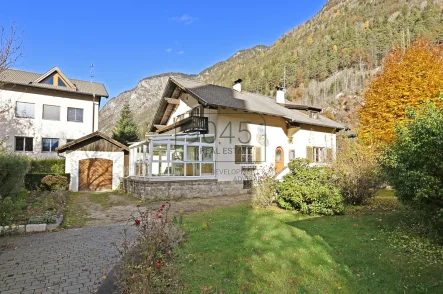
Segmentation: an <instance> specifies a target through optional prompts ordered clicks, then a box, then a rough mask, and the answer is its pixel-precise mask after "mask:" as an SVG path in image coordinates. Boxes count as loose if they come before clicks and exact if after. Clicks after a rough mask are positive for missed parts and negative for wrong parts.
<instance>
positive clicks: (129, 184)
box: [121, 177, 251, 200]
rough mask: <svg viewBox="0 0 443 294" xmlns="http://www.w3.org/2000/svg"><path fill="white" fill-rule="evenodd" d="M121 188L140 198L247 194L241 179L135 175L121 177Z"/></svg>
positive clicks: (160, 198)
mask: <svg viewBox="0 0 443 294" xmlns="http://www.w3.org/2000/svg"><path fill="white" fill-rule="evenodd" d="M121 183H122V189H123V190H124V191H125V192H126V193H129V194H131V195H132V196H134V197H137V198H139V199H142V200H167V199H170V200H173V199H180V198H208V197H217V196H236V195H242V194H249V193H250V192H251V189H243V183H242V182H241V181H236V182H219V181H217V180H183V181H165V180H161V181H159V180H149V179H143V178H137V177H128V178H124V179H121Z"/></svg>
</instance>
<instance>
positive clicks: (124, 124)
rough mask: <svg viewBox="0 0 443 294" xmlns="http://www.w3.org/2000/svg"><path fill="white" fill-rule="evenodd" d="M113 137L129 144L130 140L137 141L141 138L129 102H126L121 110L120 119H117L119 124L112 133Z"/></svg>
mask: <svg viewBox="0 0 443 294" xmlns="http://www.w3.org/2000/svg"><path fill="white" fill-rule="evenodd" d="M112 138H113V139H115V140H117V141H119V142H120V143H122V144H124V145H128V143H129V142H137V141H138V140H139V137H138V127H137V124H136V123H135V122H134V118H133V117H132V112H131V109H130V108H129V103H126V104H125V105H124V106H123V109H122V111H121V112H120V119H119V120H118V121H117V125H116V126H115V129H114V132H113V133H112Z"/></svg>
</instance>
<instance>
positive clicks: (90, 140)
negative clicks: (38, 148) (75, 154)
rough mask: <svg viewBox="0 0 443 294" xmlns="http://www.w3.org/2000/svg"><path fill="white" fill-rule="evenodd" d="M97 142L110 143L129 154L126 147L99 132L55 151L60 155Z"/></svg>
mask: <svg viewBox="0 0 443 294" xmlns="http://www.w3.org/2000/svg"><path fill="white" fill-rule="evenodd" d="M99 140H105V141H107V142H109V143H111V144H112V145H114V146H116V147H117V148H118V149H119V151H124V152H125V153H126V152H129V148H128V146H125V145H123V144H122V143H120V142H118V141H116V140H114V139H112V138H111V137H109V136H106V135H105V134H103V133H101V132H99V131H97V132H94V133H91V134H89V135H86V136H84V137H81V138H78V139H76V140H74V141H71V142H69V143H67V144H65V145H63V146H60V147H58V148H57V149H56V151H57V153H62V152H65V151H67V150H77V149H80V148H83V147H85V146H87V145H89V144H92V143H94V142H96V141H99ZM96 151H97V150H96Z"/></svg>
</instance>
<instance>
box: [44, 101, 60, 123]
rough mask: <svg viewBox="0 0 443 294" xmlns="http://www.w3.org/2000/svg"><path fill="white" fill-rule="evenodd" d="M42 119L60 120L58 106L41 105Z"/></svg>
mask: <svg viewBox="0 0 443 294" xmlns="http://www.w3.org/2000/svg"><path fill="white" fill-rule="evenodd" d="M43 119H50V120H60V106H54V105H46V104H45V105H43Z"/></svg>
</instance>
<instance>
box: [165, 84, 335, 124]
mask: <svg viewBox="0 0 443 294" xmlns="http://www.w3.org/2000/svg"><path fill="white" fill-rule="evenodd" d="M170 82H173V83H174V84H176V85H177V86H179V87H180V88H182V89H183V90H185V91H186V92H188V93H189V94H191V95H192V96H194V97H195V98H196V99H198V100H199V101H200V103H202V104H203V105H205V106H210V107H227V108H234V109H239V110H246V111H250V112H256V113H260V114H265V115H266V114H267V115H273V116H280V117H284V118H286V119H288V120H289V121H292V122H297V123H302V124H308V125H315V126H323V127H329V128H335V129H344V126H343V125H341V124H339V123H338V122H336V121H333V120H331V119H329V118H326V117H324V116H322V115H319V118H318V119H313V118H310V117H309V116H308V115H307V114H305V113H304V112H302V111H300V110H297V109H288V108H286V107H284V106H283V105H280V104H278V103H277V102H276V101H275V99H274V98H272V97H268V96H263V95H260V94H255V93H250V92H245V91H242V92H238V91H235V90H233V89H231V88H226V87H221V86H216V85H211V84H203V83H199V82H197V81H193V80H188V79H184V78H175V77H174V78H170Z"/></svg>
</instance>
